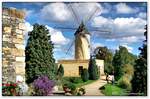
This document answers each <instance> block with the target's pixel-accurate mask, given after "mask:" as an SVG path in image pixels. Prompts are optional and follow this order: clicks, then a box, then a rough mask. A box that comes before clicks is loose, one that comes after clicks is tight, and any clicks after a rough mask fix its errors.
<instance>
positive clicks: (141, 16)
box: [137, 12, 147, 19]
mask: <svg viewBox="0 0 150 99" xmlns="http://www.w3.org/2000/svg"><path fill="white" fill-rule="evenodd" d="M137 17H139V18H143V19H146V18H147V14H146V13H145V12H140V13H139V14H138V15H137Z"/></svg>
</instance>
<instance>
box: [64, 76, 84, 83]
mask: <svg viewBox="0 0 150 99" xmlns="http://www.w3.org/2000/svg"><path fill="white" fill-rule="evenodd" d="M63 79H64V80H66V81H68V82H71V83H76V84H77V83H82V82H83V81H82V78H81V77H64V78H63Z"/></svg>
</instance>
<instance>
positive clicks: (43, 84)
mask: <svg viewBox="0 0 150 99" xmlns="http://www.w3.org/2000/svg"><path fill="white" fill-rule="evenodd" d="M33 86H34V88H35V92H36V95H44V96H48V95H49V94H51V93H52V89H53V87H54V86H55V83H54V81H53V80H49V79H48V77H47V76H41V77H39V78H38V79H36V80H34V82H33Z"/></svg>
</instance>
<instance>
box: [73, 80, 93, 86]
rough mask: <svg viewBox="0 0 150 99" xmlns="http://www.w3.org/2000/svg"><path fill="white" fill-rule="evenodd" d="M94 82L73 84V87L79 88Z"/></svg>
mask: <svg viewBox="0 0 150 99" xmlns="http://www.w3.org/2000/svg"><path fill="white" fill-rule="evenodd" d="M95 81H96V80H88V81H86V82H82V83H78V84H75V86H76V87H81V86H84V85H87V84H90V83H93V82H95Z"/></svg>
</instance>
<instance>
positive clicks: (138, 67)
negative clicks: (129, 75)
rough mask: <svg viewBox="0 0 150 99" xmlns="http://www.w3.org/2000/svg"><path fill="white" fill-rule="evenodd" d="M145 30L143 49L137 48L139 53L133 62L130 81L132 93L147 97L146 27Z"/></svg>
mask: <svg viewBox="0 0 150 99" xmlns="http://www.w3.org/2000/svg"><path fill="white" fill-rule="evenodd" d="M145 29H146V31H145V32H144V36H145V38H146V40H144V44H143V47H140V48H139V50H140V51H141V53H140V55H139V58H138V59H137V60H136V61H135V63H136V64H135V65H134V77H133V80H132V92H134V93H144V94H143V95H147V25H146V26H145Z"/></svg>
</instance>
